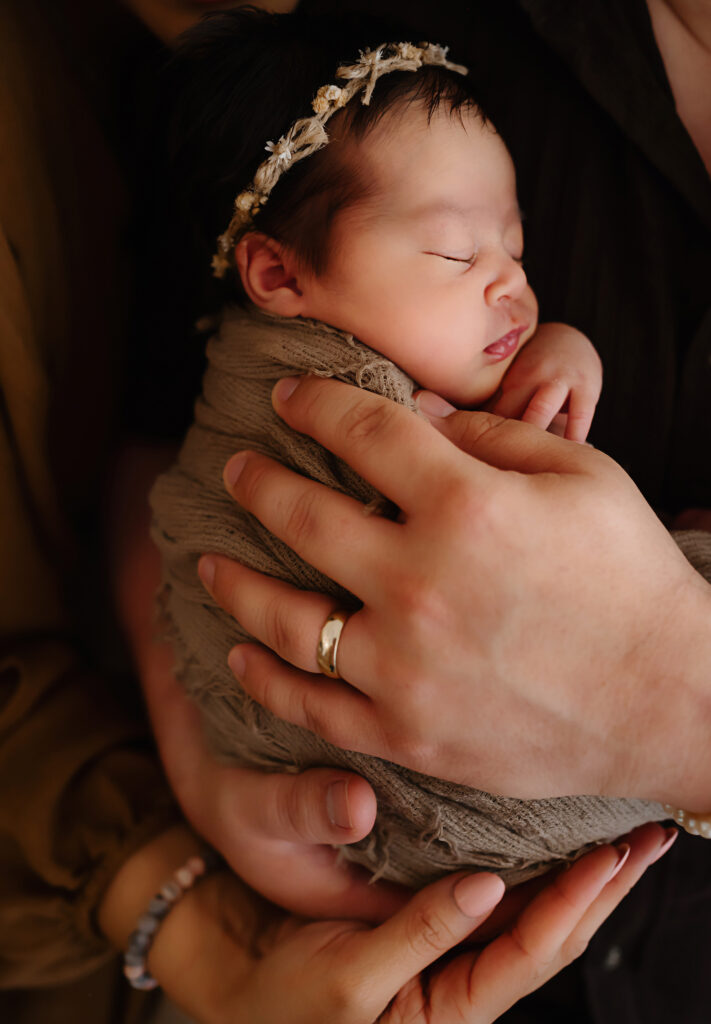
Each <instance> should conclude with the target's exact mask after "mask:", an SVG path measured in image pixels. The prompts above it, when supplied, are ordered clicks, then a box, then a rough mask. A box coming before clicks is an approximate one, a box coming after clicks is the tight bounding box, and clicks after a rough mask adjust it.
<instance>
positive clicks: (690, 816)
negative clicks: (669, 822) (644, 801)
mask: <svg viewBox="0 0 711 1024" xmlns="http://www.w3.org/2000/svg"><path fill="white" fill-rule="evenodd" d="M663 807H664V810H665V811H666V812H667V814H668V815H669V817H670V818H673V819H674V821H675V822H676V824H677V825H680V826H681V827H682V828H683V829H684V831H685V832H688V833H689V835H690V836H701V837H702V839H711V814H695V813H694V812H693V811H685V810H683V809H682V808H681V807H672V805H671V804H663Z"/></svg>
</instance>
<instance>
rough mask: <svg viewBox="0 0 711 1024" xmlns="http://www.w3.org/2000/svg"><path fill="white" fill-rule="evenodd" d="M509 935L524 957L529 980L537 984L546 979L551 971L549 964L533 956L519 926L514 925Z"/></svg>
mask: <svg viewBox="0 0 711 1024" xmlns="http://www.w3.org/2000/svg"><path fill="white" fill-rule="evenodd" d="M509 934H510V936H511V941H512V942H513V944H514V945H515V946H516V947H517V949H518V951H519V953H520V954H521V955H522V956H523V958H524V960H525V962H526V967H527V970H528V976H529V979H530V980H531V981H533V982H536V981H539V980H541V979H542V978H544V977H546V976H547V974H548V969H549V964H548V962H547V961H543V960H541V959H540V958H539V957H536V956H534V955H533V953H532V952H531V950H530V949H529V948H528V946H527V945H526V942H525V940H524V938H523V935H522V934H521V932H520V930H519V928H518V926H517V925H514V927H513V928H512V929H511V931H510V933H509Z"/></svg>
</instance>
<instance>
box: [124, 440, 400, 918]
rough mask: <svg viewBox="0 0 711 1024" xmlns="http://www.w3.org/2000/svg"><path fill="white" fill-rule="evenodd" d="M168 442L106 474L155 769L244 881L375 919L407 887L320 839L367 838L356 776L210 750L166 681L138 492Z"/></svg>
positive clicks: (371, 800)
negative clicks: (111, 482)
mask: <svg viewBox="0 0 711 1024" xmlns="http://www.w3.org/2000/svg"><path fill="white" fill-rule="evenodd" d="M172 456H173V453H172V451H170V450H162V449H151V448H145V447H143V446H141V447H139V448H132V449H127V450H126V451H125V452H124V453H123V455H122V457H121V458H120V460H119V462H118V465H117V467H116V472H115V488H114V499H113V502H112V508H113V510H114V522H113V527H112V531H111V533H112V540H113V559H112V560H113V565H114V576H115V580H114V583H115V592H116V600H117V606H118V611H119V615H120V618H121V621H122V623H123V625H124V628H125V632H126V636H127V639H128V640H129V643H130V645H131V649H132V652H133V656H134V661H135V664H136V667H137V671H138V674H139V676H140V679H141V683H142V686H143V692H144V696H145V698H146V703H147V706H148V711H149V714H150V718H151V722H152V725H153V731H154V734H155V737H156V742H157V744H158V748H159V750H160V755H161V759H162V762H163V767H164V769H165V772H166V775H167V776H168V780H169V782H170V784H171V787H172V789H173V793H174V794H175V796H176V798H177V800H178V801H179V803H180V805H181V807H182V809H183V812H184V813H185V816H186V818H187V819H188V821H189V822H190V823H191V824H192V826H193V827H194V828H195V829H196V830H197V831H198V832H199V833H200V834H201V835H202V836H203V838H204V839H206V840H207V841H208V842H209V843H210V844H211V845H212V846H213V847H215V849H217V850H219V851H220V853H221V854H222V855H223V856H224V857H225V859H226V860H227V862H228V863H229V864H230V866H231V867H232V868H233V869H234V870H235V871H236V872H237V874H238V875H240V876H241V877H242V878H243V879H244V880H245V881H246V882H247V883H248V884H249V885H251V886H253V887H254V888H255V889H257V890H258V891H259V892H260V893H262V894H263V895H264V896H266V897H267V898H268V899H270V900H273V901H274V902H275V903H278V904H280V905H281V906H284V907H286V908H287V909H289V910H290V911H292V912H293V913H297V914H303V915H304V916H307V917H311V918H315V917H330V918H333V917H354V918H359V919H360V920H365V921H380V920H383V918H385V917H387V916H388V915H389V914H392V913H393V912H394V911H395V910H396V909H397V908H399V907H400V906H402V904H403V903H404V902H405V900H406V899H407V897H408V895H409V893H407V892H406V891H405V890H403V889H401V888H399V887H397V886H394V885H388V884H386V883H378V884H377V885H372V884H370V881H369V879H370V876H369V875H368V874H367V873H366V872H365V871H363V870H362V869H360V868H358V867H356V866H355V865H349V864H346V863H345V862H341V861H340V860H339V858H338V854H337V852H336V851H335V850H334V849H333V846H332V845H331V844H341V843H353V842H356V841H357V840H358V839H362V838H363V837H364V836H366V835H367V834H368V833H369V832H370V830H371V828H372V827H373V822H374V820H375V812H376V801H375V795H374V794H373V791H372V789H371V788H370V786H369V784H368V783H367V782H366V781H365V780H364V779H361V778H360V777H359V776H357V775H353V774H351V773H349V772H344V771H337V770H335V769H331V768H314V769H311V770H310V771H305V772H303V773H302V774H301V775H287V774H284V775H278V774H272V775H266V774H265V773H264V772H258V771H250V770H248V769H246V768H238V767H235V766H226V765H224V764H221V763H219V762H218V761H217V760H216V759H215V758H214V757H213V756H212V754H211V753H210V751H209V749H208V747H207V744H206V742H205V737H204V735H203V731H202V727H201V724H200V716H199V714H198V712H197V710H196V708H195V707H194V705H193V704H192V702H191V701H190V700H189V699H188V698H187V697H186V695H185V693H184V692H183V689H182V687H181V686H180V685H179V684H178V683H177V682H176V680H175V677H174V675H173V670H172V653H171V651H170V648H169V647H168V646H167V645H166V644H161V643H159V642H158V641H157V640H156V638H155V632H156V626H155V613H154V607H153V606H154V600H155V593H156V590H157V587H158V582H159V579H160V559H159V556H158V552H157V550H156V548H155V546H154V545H153V543H152V541H151V539H150V536H149V532H148V529H149V509H148V500H147V495H148V491H149V489H150V486H151V484H152V482H153V480H154V478H155V476H156V475H157V473H158V472H160V471H161V470H162V469H163V468H164V467H165V466H166V465H167V464H169V462H170V460H171V458H172Z"/></svg>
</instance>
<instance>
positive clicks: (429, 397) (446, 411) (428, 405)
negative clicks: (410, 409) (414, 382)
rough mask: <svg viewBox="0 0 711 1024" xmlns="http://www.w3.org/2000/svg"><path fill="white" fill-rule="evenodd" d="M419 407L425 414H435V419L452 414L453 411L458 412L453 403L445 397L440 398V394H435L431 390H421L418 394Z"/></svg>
mask: <svg viewBox="0 0 711 1024" xmlns="http://www.w3.org/2000/svg"><path fill="white" fill-rule="evenodd" d="M417 408H418V409H419V410H420V412H423V413H424V414H425V416H433V417H435V419H443V418H444V417H445V416H450V415H451V414H452V413H453V412H456V409H455V408H454V406H453V405H450V404H449V402H446V401H445V400H444V398H440V397H439V395H435V394H433V393H432V392H431V391H421V392H420V393H419V395H418V396H417Z"/></svg>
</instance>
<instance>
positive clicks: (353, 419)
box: [340, 398, 399, 450]
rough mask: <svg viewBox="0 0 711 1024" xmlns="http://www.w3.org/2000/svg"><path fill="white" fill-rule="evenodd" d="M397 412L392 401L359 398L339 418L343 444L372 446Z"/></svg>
mask: <svg viewBox="0 0 711 1024" xmlns="http://www.w3.org/2000/svg"><path fill="white" fill-rule="evenodd" d="M398 412H399V410H398V407H397V406H396V405H395V404H394V403H392V402H387V403H381V402H377V403H376V402H373V400H372V398H367V399H366V398H361V399H359V400H358V401H357V402H356V403H355V404H354V405H353V406H352V407H351V408H350V409H348V410H347V411H346V412H345V413H344V414H343V417H342V419H341V423H340V433H341V439H342V441H343V443H344V445H345V446H346V447H347V448H350V447H353V446H356V447H357V448H358V449H360V450H363V449H368V448H370V447H372V446H373V445H374V444H376V443H377V442H378V440H379V438H380V436H381V434H382V432H383V430H385V429H386V428H387V427H388V426H389V425H390V424H391V423H392V422H393V420H394V419H395V417H396V415H397V413H398Z"/></svg>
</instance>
